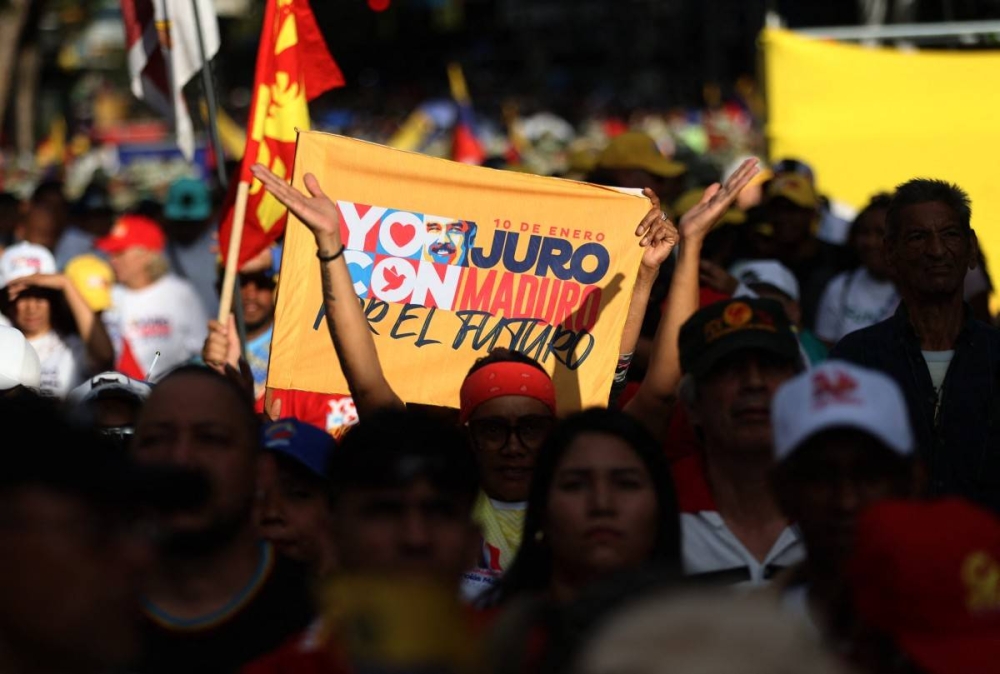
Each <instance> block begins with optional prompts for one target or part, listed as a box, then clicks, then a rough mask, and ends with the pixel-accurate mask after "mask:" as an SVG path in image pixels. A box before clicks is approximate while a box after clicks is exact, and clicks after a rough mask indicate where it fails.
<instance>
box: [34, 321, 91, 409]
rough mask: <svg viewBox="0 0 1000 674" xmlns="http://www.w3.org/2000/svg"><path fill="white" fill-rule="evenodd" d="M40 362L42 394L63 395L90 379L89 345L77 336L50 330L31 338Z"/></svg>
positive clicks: (61, 396) (40, 387)
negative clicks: (88, 376) (63, 334)
mask: <svg viewBox="0 0 1000 674" xmlns="http://www.w3.org/2000/svg"><path fill="white" fill-rule="evenodd" d="M28 344H31V346H32V347H34V349H35V352H36V353H37V354H38V360H39V362H40V363H41V366H42V370H41V375H42V377H41V384H40V386H39V390H40V392H41V394H42V395H47V396H55V397H58V398H64V397H66V395H67V394H68V393H69V392H70V391H72V390H73V389H74V388H75V387H76V386H77V385H79V384H81V383H83V380H84V379H86V378H87V348H86V347H85V346H84V345H83V341H82V340H81V339H80V338H79V337H77V336H76V335H67V336H66V337H60V336H59V334H58V333H57V332H56V331H55V330H49V331H48V332H47V333H45V334H44V335H42V336H41V337H34V338H32V339H29V340H28Z"/></svg>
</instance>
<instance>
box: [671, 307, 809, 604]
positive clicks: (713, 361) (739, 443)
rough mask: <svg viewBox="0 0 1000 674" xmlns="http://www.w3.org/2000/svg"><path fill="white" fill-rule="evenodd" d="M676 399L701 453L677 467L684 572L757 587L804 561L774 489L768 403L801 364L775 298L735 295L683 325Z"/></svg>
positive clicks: (785, 317)
mask: <svg viewBox="0 0 1000 674" xmlns="http://www.w3.org/2000/svg"><path fill="white" fill-rule="evenodd" d="M679 346H680V365H681V370H682V371H683V373H684V378H683V379H682V380H681V386H680V397H681V399H682V402H683V403H684V405H685V407H686V409H687V410H688V413H689V415H690V418H691V421H692V423H693V424H694V426H695V429H696V432H697V433H698V435H699V436H700V440H701V444H702V448H703V451H702V452H699V453H695V454H690V455H688V456H685V457H683V458H681V459H679V460H678V461H676V462H675V463H674V465H673V474H674V482H675V483H676V485H677V496H678V502H679V506H680V510H681V528H682V554H683V561H684V570H685V573H686V574H688V575H689V576H695V577H699V578H703V579H705V580H709V581H715V582H719V583H726V584H736V583H740V584H751V585H760V584H763V583H765V582H767V581H768V580H770V579H771V578H772V577H773V576H774V575H775V574H776V573H778V572H779V571H781V570H782V569H784V568H786V567H789V566H791V565H793V564H796V563H798V562H799V561H801V560H802V558H803V554H804V551H803V547H802V542H801V540H800V538H799V535H798V533H797V532H796V531H795V530H794V529H793V528H792V527H790V526H789V523H788V521H787V520H786V519H785V516H784V515H783V514H782V512H781V510H780V509H779V508H778V504H777V503H776V502H775V499H774V495H773V492H772V490H771V482H770V476H771V470H772V468H773V466H774V450H773V438H772V431H771V399H772V398H773V397H774V394H775V391H777V389H778V387H779V386H781V385H782V384H783V383H784V382H785V381H787V380H788V379H790V378H792V377H793V376H795V374H796V373H798V372H800V371H801V370H802V369H803V363H802V357H801V354H800V351H799V344H798V340H797V339H796V338H795V333H794V332H793V331H792V326H791V323H790V322H789V320H788V317H787V316H786V315H785V313H784V311H783V310H782V308H781V305H780V304H778V303H777V302H775V301H774V300H767V299H734V300H729V301H725V302H717V303H715V304H712V305H709V306H708V307H705V308H704V309H701V310H700V311H698V312H697V313H695V314H694V316H692V317H691V318H690V319H689V320H688V322H687V323H685V324H684V326H683V327H682V328H681V332H680V340H679Z"/></svg>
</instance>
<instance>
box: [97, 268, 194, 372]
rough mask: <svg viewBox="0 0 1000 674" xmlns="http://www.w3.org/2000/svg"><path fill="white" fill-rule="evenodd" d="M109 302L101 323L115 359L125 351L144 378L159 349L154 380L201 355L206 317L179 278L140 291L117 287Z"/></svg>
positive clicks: (190, 289) (167, 279)
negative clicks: (112, 345)
mask: <svg viewBox="0 0 1000 674" xmlns="http://www.w3.org/2000/svg"><path fill="white" fill-rule="evenodd" d="M111 302H112V308H111V309H110V310H108V311H106V312H105V323H106V325H107V326H108V328H109V332H110V333H111V337H112V343H113V344H114V345H115V353H116V354H117V355H118V357H119V359H120V358H121V356H122V354H123V353H124V352H125V350H126V348H127V349H128V351H129V353H130V354H131V356H132V357H133V358H134V359H135V362H136V365H137V366H138V368H139V369H140V370H142V373H143V374H145V373H146V372H148V371H149V367H150V365H152V363H153V359H154V357H155V355H156V352H157V351H159V352H160V359H159V360H158V361H157V362H156V369H155V371H154V373H153V376H152V379H153V380H154V381H155V380H157V379H159V378H160V377H162V376H163V375H164V374H166V373H167V372H168V371H170V370H171V369H173V368H175V367H177V366H179V365H183V364H184V363H186V362H187V361H189V360H191V359H192V358H194V357H195V356H197V355H199V354H200V353H201V347H202V345H203V344H204V343H205V338H206V337H207V336H208V316H207V315H206V314H205V310H204V308H203V307H202V304H201V300H200V299H199V298H198V295H197V294H196V293H195V291H194V289H193V288H192V287H191V284H190V283H188V282H187V281H185V280H184V279H180V278H177V277H176V276H174V275H172V274H168V275H166V276H164V277H163V278H161V279H159V280H158V281H156V282H154V283H153V284H152V285H149V286H147V287H145V288H142V289H140V290H130V289H128V288H126V287H124V286H121V285H116V286H115V287H114V288H113V289H112V291H111Z"/></svg>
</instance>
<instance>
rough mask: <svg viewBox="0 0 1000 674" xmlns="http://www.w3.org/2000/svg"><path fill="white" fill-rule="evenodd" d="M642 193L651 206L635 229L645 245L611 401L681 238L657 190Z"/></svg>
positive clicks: (620, 389)
mask: <svg viewBox="0 0 1000 674" xmlns="http://www.w3.org/2000/svg"><path fill="white" fill-rule="evenodd" d="M643 193H644V194H645V195H646V197H648V198H649V200H650V203H651V207H650V209H649V212H648V213H647V214H646V215H645V216H644V217H643V219H642V222H640V223H639V225H638V227H636V230H635V235H636V236H637V237H641V238H640V239H639V245H640V246H641V247H642V248H643V254H642V263H641V264H640V265H639V273H638V276H637V277H636V281H635V286H634V288H633V290H632V298H631V300H630V301H629V307H628V314H627V315H626V317H625V327H624V329H623V330H622V338H621V343H620V344H619V347H618V354H619V357H618V368H617V369H616V370H615V381H614V384H613V385H612V387H611V397H610V400H609V403H610V404H611V405H615V404H616V403H617V399H618V396H619V394H620V393H621V391H622V390H623V389H624V388H625V385H626V381H625V380H626V377H627V376H628V369H629V365H630V364H631V362H632V358H633V356H634V354H635V349H636V345H637V344H638V342H639V334H640V332H641V331H642V323H643V319H644V318H645V316H646V308H647V307H648V306H649V296H650V294H651V293H652V291H653V284H654V283H656V278H657V277H658V276H659V274H660V265H662V264H663V262H664V261H665V260H666V259H667V256H669V255H670V251H672V250H673V248H674V246H675V245H677V239H678V238H679V235H678V233H677V228H676V227H674V224H673V223H672V222H670V220H668V219H667V217H666V215H665V214H664V213H663V211H662V210H661V209H660V199H659V197H657V196H656V193H655V192H653V190H651V189H649V188H646V189H645V190H643Z"/></svg>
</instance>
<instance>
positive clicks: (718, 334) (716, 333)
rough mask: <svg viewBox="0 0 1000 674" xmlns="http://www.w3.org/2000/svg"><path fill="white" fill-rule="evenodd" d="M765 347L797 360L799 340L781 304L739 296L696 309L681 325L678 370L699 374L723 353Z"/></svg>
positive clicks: (707, 368)
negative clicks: (679, 368)
mask: <svg viewBox="0 0 1000 674" xmlns="http://www.w3.org/2000/svg"><path fill="white" fill-rule="evenodd" d="M751 349H753V350H760V351H768V352H770V353H773V354H775V355H777V356H781V357H784V358H787V359H788V360H789V362H795V363H799V364H801V362H802V355H801V351H800V350H799V340H798V338H797V337H796V336H795V332H794V331H793V329H792V324H791V322H790V321H789V320H788V316H786V315H785V310H784V309H783V308H782V306H781V304H780V303H778V302H776V301H775V300H766V299H756V298H753V299H752V298H741V299H732V300H726V301H723V302H716V303H715V304H710V305H708V306H707V307H705V308H703V309H700V310H699V311H697V312H696V313H695V315H694V316H692V317H691V318H690V319H689V320H688V322H687V323H685V324H684V326H683V327H682V328H681V334H680V354H681V370H683V371H684V373H685V374H692V375H694V376H696V377H701V376H704V375H705V374H707V373H708V372H709V371H710V370H711V369H712V368H713V367H714V366H715V364H716V363H718V362H719V361H720V360H722V359H723V358H725V357H726V356H728V355H730V354H732V353H735V352H737V351H743V350H751Z"/></svg>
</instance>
